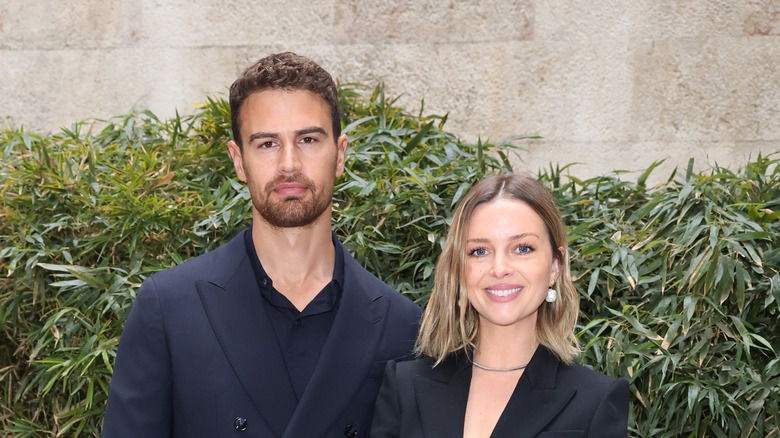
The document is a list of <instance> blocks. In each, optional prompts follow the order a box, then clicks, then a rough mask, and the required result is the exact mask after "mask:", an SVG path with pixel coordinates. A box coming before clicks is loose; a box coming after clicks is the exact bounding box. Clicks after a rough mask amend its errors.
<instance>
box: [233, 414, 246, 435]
mask: <svg viewBox="0 0 780 438" xmlns="http://www.w3.org/2000/svg"><path fill="white" fill-rule="evenodd" d="M246 425H247V421H246V418H244V417H236V419H235V420H233V427H235V428H236V430H237V431H239V432H243V431H245V430H246Z"/></svg>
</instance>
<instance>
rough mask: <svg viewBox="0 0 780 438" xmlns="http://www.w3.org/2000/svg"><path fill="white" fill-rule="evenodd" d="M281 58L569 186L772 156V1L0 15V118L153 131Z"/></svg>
mask: <svg viewBox="0 0 780 438" xmlns="http://www.w3.org/2000/svg"><path fill="white" fill-rule="evenodd" d="M282 50H292V51H296V52H298V53H301V54H304V55H307V56H310V57H312V58H314V59H315V60H317V61H318V62H320V63H321V64H322V65H323V66H324V67H325V68H326V69H328V70H329V71H330V72H331V73H332V74H333V76H334V77H336V78H337V79H338V80H340V81H341V82H358V83H363V84H366V85H368V86H369V87H373V86H375V85H376V84H378V83H379V82H384V83H385V85H386V90H387V93H388V95H390V96H400V97H399V99H398V101H399V103H401V104H402V105H404V106H406V107H407V108H409V109H411V110H417V109H418V108H420V106H421V104H422V102H423V100H424V105H425V112H426V113H428V114H431V113H434V114H444V113H448V114H449V122H448V128H449V129H450V130H451V131H453V132H455V133H457V134H459V135H461V136H462V137H464V138H465V139H467V140H470V141H475V140H476V139H477V138H483V139H489V140H493V141H498V140H501V139H503V138H506V137H511V136H516V135H538V136H541V137H542V139H540V140H534V141H520V142H519V144H520V145H521V146H524V147H525V148H527V151H523V152H521V153H520V154H519V155H518V158H517V162H518V166H519V167H520V168H523V169H529V170H535V169H538V168H539V167H542V168H546V167H548V166H549V163H561V164H566V163H572V162H578V163H580V164H577V165H575V166H572V167H571V168H570V169H569V172H571V173H572V174H575V175H576V176H578V177H589V176H593V175H595V174H600V173H608V172H612V171H614V170H617V169H625V170H630V171H634V172H635V173H632V174H628V175H625V176H626V177H632V178H633V177H635V175H636V172H637V171H640V170H641V169H644V168H646V167H647V166H648V165H649V164H650V163H652V162H653V161H656V160H661V159H664V160H666V161H665V162H664V164H663V165H662V166H661V167H660V168H659V169H658V170H657V171H656V172H655V173H654V175H656V177H657V178H661V177H660V175H661V174H664V177H663V178H665V176H666V175H667V174H669V173H671V172H672V170H673V169H674V167H675V166H679V167H681V168H684V167H685V166H686V165H687V162H688V159H689V158H691V157H693V158H695V161H696V165H697V166H702V167H704V166H705V164H706V163H707V162H712V163H714V162H717V163H719V164H721V165H730V166H739V165H741V164H743V163H744V162H745V160H746V159H747V157H749V156H755V154H757V153H758V152H759V151H762V152H764V153H771V152H775V151H780V0H687V1H684V2H681V1H678V0H637V1H632V2H615V1H608V0H494V1H488V0H450V1H441V2H434V1H430V0H374V1H365V0H340V1H339V0H312V1H304V0H290V1H285V2H281V1H270V0H255V1H248V0H199V1H197V2H193V1H184V0H113V1H104V0H74V1H68V2H63V1H55V0H6V1H4V2H2V3H0V117H7V116H10V117H12V118H13V120H14V123H16V124H17V125H18V124H24V126H25V127H27V128H28V129H33V130H52V129H57V128H58V127H60V126H68V125H70V124H71V123H72V122H74V121H77V120H82V119H85V118H106V117H111V116H114V115H118V114H123V113H126V112H129V111H131V110H132V109H150V110H152V111H153V112H155V113H156V114H158V115H159V116H161V117H169V116H172V115H173V114H175V112H176V111H177V110H178V111H179V112H180V113H189V112H192V111H194V105H196V104H197V103H199V102H202V101H204V100H205V98H206V96H214V95H219V94H223V95H224V93H225V92H226V90H227V88H228V87H229V85H230V83H231V82H232V81H233V80H234V79H235V77H236V76H237V75H238V74H239V73H240V72H241V71H242V70H243V69H244V68H245V67H246V66H247V65H248V64H250V63H251V62H252V61H254V60H255V59H257V58H259V57H262V56H264V55H266V54H268V53H272V52H277V51H282Z"/></svg>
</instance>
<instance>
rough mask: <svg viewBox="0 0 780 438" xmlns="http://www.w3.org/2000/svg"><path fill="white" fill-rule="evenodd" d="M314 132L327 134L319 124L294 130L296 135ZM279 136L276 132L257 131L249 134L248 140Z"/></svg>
mask: <svg viewBox="0 0 780 438" xmlns="http://www.w3.org/2000/svg"><path fill="white" fill-rule="evenodd" d="M315 133H316V134H322V135H328V133H327V131H325V129H324V128H321V127H319V126H308V127H306V128H302V129H298V130H296V131H295V135H296V136H301V135H306V134H315ZM279 137H280V135H279V133H278V132H265V131H258V132H255V133H254V134H252V135H250V136H249V142H250V143H251V142H252V141H253V140H257V139H258V138H279Z"/></svg>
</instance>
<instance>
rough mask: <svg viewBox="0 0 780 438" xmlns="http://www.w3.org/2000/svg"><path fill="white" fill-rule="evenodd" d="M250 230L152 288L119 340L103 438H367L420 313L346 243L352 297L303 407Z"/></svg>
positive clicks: (153, 280) (169, 272) (145, 288)
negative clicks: (390, 368)
mask: <svg viewBox="0 0 780 438" xmlns="http://www.w3.org/2000/svg"><path fill="white" fill-rule="evenodd" d="M245 232H248V231H246V230H245V231H244V232H242V233H240V234H239V235H238V236H236V237H235V238H234V239H233V240H231V241H230V242H229V243H227V244H226V245H224V246H222V247H220V248H218V249H216V250H214V251H211V252H209V253H207V254H205V255H202V256H200V257H197V258H195V259H192V260H190V261H187V262H185V263H183V264H181V265H179V266H176V267H174V268H171V269H166V270H165V271H162V272H159V273H157V274H154V275H152V276H151V277H149V278H148V279H147V280H146V281H144V283H143V285H142V286H141V288H140V289H139V291H138V296H137V298H136V300H135V302H134V304H133V308H132V310H131V311H130V314H129V316H128V318H127V322H126V323H125V327H124V330H123V332H122V337H121V340H120V343H119V350H118V353H117V358H116V364H115V367H114V375H113V377H112V380H111V383H110V390H109V396H108V406H107V408H106V416H105V422H104V428H103V436H104V437H105V438H115V437H144V438H154V437H188V438H189V437H209V438H211V437H228V436H240V437H344V436H345V435H347V436H366V434H367V432H368V429H369V426H370V423H371V416H372V412H373V406H374V401H375V399H376V395H377V392H378V390H379V386H380V384H381V380H382V374H383V370H384V367H385V363H386V362H387V361H388V360H389V359H395V358H401V357H405V356H407V357H408V355H409V354H410V351H411V349H412V346H413V343H414V339H415V337H416V334H417V329H418V326H419V320H420V313H421V310H420V308H419V307H418V306H417V305H415V304H414V303H413V302H412V301H410V300H409V299H407V298H406V297H404V296H402V295H401V294H399V293H398V292H396V291H395V290H393V289H392V288H390V287H389V286H388V285H386V284H385V283H383V282H382V281H380V280H379V279H377V278H376V277H375V276H373V275H371V274H370V273H369V272H368V271H366V270H365V269H363V268H362V267H361V266H360V265H359V264H358V263H357V262H356V261H355V260H354V259H353V258H352V256H350V255H349V253H348V252H347V251H346V249H344V247H343V246H342V245H341V244H338V246H337V248H336V250H337V251H343V253H344V265H345V266H344V285H343V293H342V296H341V299H340V301H339V307H338V310H337V313H336V316H335V319H334V321H333V326H332V328H331V330H330V333H329V335H328V338H327V340H326V342H325V345H324V346H323V349H322V352H321V355H320V359H319V362H318V364H317V366H316V369H315V370H314V373H313V375H312V377H311V380H310V381H309V384H308V386H307V389H306V391H305V393H304V395H303V396H302V398H301V400H300V401H298V400H297V399H296V396H295V392H294V390H293V387H292V384H291V382H290V378H289V375H288V373H287V368H286V366H285V363H284V359H283V357H282V354H281V352H280V350H279V345H278V342H277V340H276V336H275V334H274V332H273V329H272V327H271V325H270V322H269V321H268V317H267V313H266V311H265V309H264V306H265V302H264V300H263V298H262V297H261V294H260V291H259V288H258V286H257V281H256V279H255V274H254V272H253V270H252V267H251V265H250V260H249V257H248V255H247V252H246V247H245V244H244V236H243V233H245ZM355 432H356V434H355Z"/></svg>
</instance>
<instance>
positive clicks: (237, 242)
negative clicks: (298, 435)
mask: <svg viewBox="0 0 780 438" xmlns="http://www.w3.org/2000/svg"><path fill="white" fill-rule="evenodd" d="M223 249H224V251H223V253H224V254H225V259H227V260H225V261H224V262H223V263H219V264H218V265H217V266H215V272H216V273H217V277H216V278H215V279H213V280H211V281H208V282H207V281H200V282H198V283H197V289H198V293H199V294H200V299H201V301H202V302H203V307H204V308H205V310H206V314H207V315H208V318H209V322H210V323H211V326H212V328H213V329H214V333H215V334H216V336H217V338H218V339H219V343H220V345H221V346H222V349H223V351H224V353H225V355H226V356H227V358H228V361H229V362H230V365H231V367H232V368H233V371H234V372H235V373H236V375H237V376H238V379H239V380H240V381H241V384H242V385H243V387H244V390H245V391H246V393H247V394H248V395H249V397H250V398H251V399H252V401H253V403H254V405H255V408H256V409H257V411H258V412H259V413H260V415H261V416H262V417H263V418H264V419H265V421H266V423H267V424H268V426H269V427H270V429H271V430H272V431H273V432H274V434H275V435H276V436H281V435H282V433H283V432H284V429H285V427H286V426H287V423H288V421H289V419H290V418H291V416H292V414H293V412H294V411H295V406H296V405H297V400H296V397H295V392H294V390H293V388H292V384H291V382H290V379H289V375H288V373H287V367H286V365H285V363H284V359H283V357H282V354H281V351H279V344H278V342H277V340H276V335H275V334H274V332H273V328H272V327H271V325H270V322H269V321H268V318H267V317H266V314H265V312H266V310H265V305H264V302H263V298H262V296H261V295H260V290H259V289H258V286H257V280H256V279H255V277H254V272H253V270H252V266H251V264H250V261H249V258H248V257H247V253H246V248H245V246H244V236H243V233H241V234H239V235H238V236H237V237H236V238H235V239H233V240H232V241H231V242H230V243H229V244H228V245H226V246H225V247H224V248H223ZM219 260H220V262H221V261H222V260H223V259H219ZM220 275H222V278H220ZM269 394H270V395H269Z"/></svg>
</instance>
